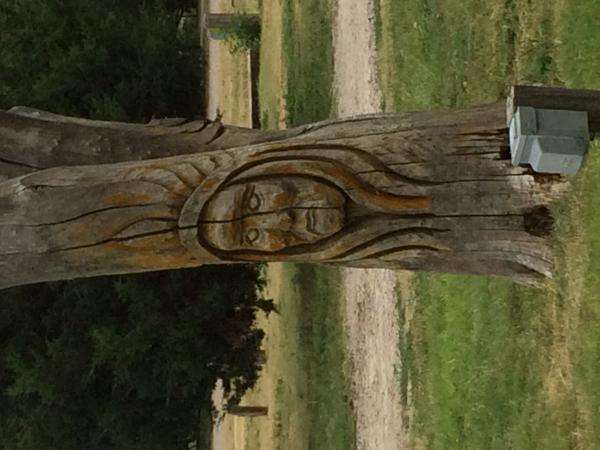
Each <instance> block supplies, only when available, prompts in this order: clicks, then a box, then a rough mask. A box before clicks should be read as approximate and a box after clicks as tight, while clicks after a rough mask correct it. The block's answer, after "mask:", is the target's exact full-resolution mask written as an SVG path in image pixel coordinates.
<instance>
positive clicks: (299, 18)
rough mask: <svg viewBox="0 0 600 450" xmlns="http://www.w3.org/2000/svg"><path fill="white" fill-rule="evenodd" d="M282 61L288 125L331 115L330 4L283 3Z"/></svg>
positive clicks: (315, 0) (285, 0)
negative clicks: (285, 79)
mask: <svg viewBox="0 0 600 450" xmlns="http://www.w3.org/2000/svg"><path fill="white" fill-rule="evenodd" d="M282 4H283V49H282V50H283V62H284V67H285V70H286V72H287V88H286V91H285V94H284V95H285V103H286V109H287V120H286V122H287V125H288V126H295V125H300V124H304V123H309V122H315V121H317V120H321V119H326V118H329V117H330V115H331V113H332V104H333V98H332V88H331V86H332V81H333V51H332V46H331V41H332V34H331V33H332V31H331V5H330V3H329V1H323V0H302V2H297V1H293V0H282Z"/></svg>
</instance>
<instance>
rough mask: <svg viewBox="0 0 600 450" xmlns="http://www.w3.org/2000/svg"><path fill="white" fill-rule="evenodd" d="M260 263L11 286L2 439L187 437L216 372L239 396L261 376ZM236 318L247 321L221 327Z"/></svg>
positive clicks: (126, 441)
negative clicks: (257, 325) (257, 322)
mask: <svg viewBox="0 0 600 450" xmlns="http://www.w3.org/2000/svg"><path fill="white" fill-rule="evenodd" d="M259 271H260V268H258V267H255V266H250V265H244V266H238V267H225V268H224V267H219V268H217V267H212V268H208V269H204V270H202V271H200V270H198V269H193V270H187V271H171V272H158V273H152V274H143V275H139V276H129V277H117V278H106V277H105V278H100V279H95V280H79V281H76V282H69V283H65V282H60V283H55V284H43V285H35V286H30V287H22V288H18V289H16V290H8V291H4V292H3V293H2V294H3V295H2V301H0V313H1V314H0V336H1V338H2V346H0V401H1V403H2V408H0V448H2V449H7V450H8V449H11V450H17V449H23V450H30V449H38V448H39V449H46V450H71V449H73V450H75V449H80V448H90V449H106V450H109V449H127V450H136V449H144V450H150V449H157V450H158V449H160V450H168V449H181V448H184V447H185V443H186V441H192V440H195V439H197V438H198V436H197V433H198V432H199V430H200V421H201V419H202V417H203V416H208V417H210V406H209V405H210V395H211V391H212V388H213V386H214V385H215V382H216V380H217V378H220V379H221V380H222V381H223V385H224V388H225V390H226V398H229V399H230V401H229V404H230V405H234V404H236V403H237V402H238V401H239V398H240V397H241V395H242V394H243V393H244V391H245V390H246V389H247V388H248V387H251V386H252V385H253V384H254V382H255V381H256V378H257V373H258V365H259V361H258V358H257V357H258V355H259V354H260V341H261V338H262V331H260V330H256V329H254V328H253V327H252V325H251V323H252V322H253V321H254V317H255V314H256V312H257V311H258V303H257V301H258V300H259V299H260V294H259V289H257V288H260V287H261V285H262V281H260V282H259V285H258V286H257V284H256V280H257V279H259V280H261V278H260V277H259ZM231 279H235V283H231V282H230V280H231ZM242 318H243V320H242ZM233 319H235V320H237V321H239V322H244V324H246V323H248V322H249V323H250V325H248V326H243V327H241V328H237V329H235V330H232V329H228V330H227V332H226V333H225V332H224V331H223V328H222V327H219V326H218V324H220V323H226V322H228V321H231V320H233ZM231 407H233V406H231Z"/></svg>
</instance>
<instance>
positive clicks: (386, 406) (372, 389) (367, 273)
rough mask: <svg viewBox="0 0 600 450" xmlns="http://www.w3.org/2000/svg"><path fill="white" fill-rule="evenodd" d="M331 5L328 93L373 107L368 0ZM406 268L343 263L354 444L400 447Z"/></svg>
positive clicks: (344, 112)
mask: <svg viewBox="0 0 600 450" xmlns="http://www.w3.org/2000/svg"><path fill="white" fill-rule="evenodd" d="M335 3H336V4H335V5H334V28H333V29H334V40H333V42H334V64H335V66H334V67H335V69H334V73H335V77H334V92H335V93H336V100H337V102H336V106H337V114H338V115H339V116H352V115H356V114H365V113H373V112H378V111H380V109H381V91H380V89H379V86H378V83H377V73H376V64H375V63H376V49H375V31H374V26H373V24H374V20H373V2H372V0H337V1H336V2H335ZM410 276H411V275H410V274H406V273H400V274H398V273H397V272H392V271H388V270H364V269H345V270H344V271H343V280H344V297H345V301H346V308H345V317H344V324H345V329H346V334H347V345H348V352H349V355H350V361H351V368H352V370H351V382H352V390H353V404H354V415H355V424H356V442H357V450H371V449H373V450H376V449H377V450H381V449H386V450H400V449H403V448H407V445H406V442H405V438H404V436H403V432H402V410H401V408H400V404H401V402H400V394H399V384H398V380H397V376H396V370H397V368H398V365H399V364H400V355H399V353H398V339H399V330H398V321H397V311H396V302H397V298H396V282H397V280H398V277H403V278H405V279H408V278H410Z"/></svg>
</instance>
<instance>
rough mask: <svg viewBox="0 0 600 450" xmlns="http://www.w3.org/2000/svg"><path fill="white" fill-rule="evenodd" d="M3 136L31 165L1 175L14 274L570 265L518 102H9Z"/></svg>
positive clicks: (21, 163) (510, 269)
mask: <svg viewBox="0 0 600 450" xmlns="http://www.w3.org/2000/svg"><path fill="white" fill-rule="evenodd" d="M565 92H567V94H569V92H571V91H565ZM553 93H554V94H555V95H554V96H555V98H559V97H560V96H561V95H562V97H561V98H563V97H564V96H565V95H567V94H564V92H563V90H559V91H552V90H550V91H548V90H542V93H541V94H540V95H539V96H538V97H539V99H541V100H540V101H543V99H544V98H546V97H548V95H549V94H550V97H552V94H553ZM559 93H560V95H558V94H559ZM571 93H572V94H573V95H575V96H579V98H580V102H583V103H584V104H586V105H590V104H593V102H594V101H597V100H596V99H597V97H598V93H592V92H591V91H584V92H579V91H573V92H571ZM567 96H568V95H567ZM594 96H595V97H594ZM581 99H583V100H581ZM571 100H572V99H571ZM561 101H562V100H561ZM559 103H560V102H559ZM532 106H535V105H532ZM558 106H559V107H560V105H558ZM28 114H29V113H28ZM591 120H594V119H593V118H592V119H591ZM166 125H170V126H166ZM0 149H1V151H2V156H1V159H2V161H4V163H5V164H4V166H5V171H4V173H5V174H6V176H11V175H12V174H11V171H13V170H14V171H15V172H14V174H17V172H18V174H19V175H21V176H20V177H18V178H10V179H8V180H6V181H5V182H4V183H2V185H1V186H0V205H1V207H0V208H1V209H0V212H1V229H2V233H3V235H4V236H11V239H6V240H5V241H4V242H2V243H1V244H0V255H1V256H0V267H1V272H2V275H1V278H0V284H1V285H3V286H11V285H18V284H26V283H31V282H35V281H41V280H58V279H64V278H76V277H83V276H94V275H104V274H118V273H129V272H141V271H149V270H159V269H164V268H175V267H191V266H196V265H199V264H210V263H216V264H222V263H239V262H243V261H250V262H260V261H304V262H324V263H331V264H337V265H347V266H356V267H387V268H404V269H411V270H433V271H444V272H456V273H470V274H482V275H495V276H504V277H508V278H511V279H513V280H515V281H519V282H524V283H533V284H535V283H537V282H539V281H540V280H542V279H543V278H544V277H547V276H551V275H552V270H553V266H552V240H551V238H550V228H551V218H550V214H549V210H548V205H549V204H550V202H551V201H552V200H554V199H555V198H556V197H557V196H558V195H559V194H560V193H561V188H562V187H563V186H564V183H563V180H562V179H561V178H560V177H552V176H547V175H541V174H535V173H533V172H532V171H531V170H530V169H529V168H526V167H513V166H511V164H510V161H508V159H509V150H508V133H507V125H506V115H505V109H504V105H502V104H495V105H489V106H483V107H476V108H471V109H467V110H463V111H452V112H423V113H411V114H379V115H372V116H364V117H355V118H350V119H341V120H337V121H328V122H322V123H318V124H313V125H307V126H303V127H300V128H296V129H291V130H286V131H275V132H268V131H258V130H245V129H240V128H234V127H227V126H223V125H222V124H220V123H218V122H207V121H192V122H182V121H168V122H163V123H161V122H158V123H157V122H154V123H151V124H150V125H149V126H142V125H127V124H118V123H95V122H90V121H84V120H78V119H68V118H62V117H59V116H52V115H41V116H40V117H38V118H33V117H31V114H29V116H28V117H26V116H19V115H15V114H6V113H5V114H3V115H2V116H1V118H0ZM56 154H61V156H60V157H55V156H54V155H56ZM172 155H179V156H172ZM160 156H172V157H168V158H159V157H160ZM145 158H158V159H150V160H145ZM134 159H137V160H138V161H136V162H132V160H134ZM117 161H126V162H117ZM81 162H85V164H91V165H88V166H77V167H56V166H65V165H69V164H78V163H81ZM107 162H113V163H114V164H112V165H93V164H96V163H107ZM49 167H55V168H53V169H48V170H38V169H41V168H49ZM23 268H27V270H23Z"/></svg>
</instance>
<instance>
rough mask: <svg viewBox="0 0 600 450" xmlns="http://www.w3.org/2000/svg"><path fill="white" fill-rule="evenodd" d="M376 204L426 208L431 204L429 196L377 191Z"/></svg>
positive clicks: (388, 206) (390, 207)
mask: <svg viewBox="0 0 600 450" xmlns="http://www.w3.org/2000/svg"><path fill="white" fill-rule="evenodd" d="M375 195H376V196H377V197H378V202H377V203H378V204H379V205H381V206H384V207H386V208H389V209H428V208H429V206H430V205H431V201H430V199H429V197H422V196H417V197H411V196H404V195H390V194H387V193H384V192H377V193H375Z"/></svg>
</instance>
